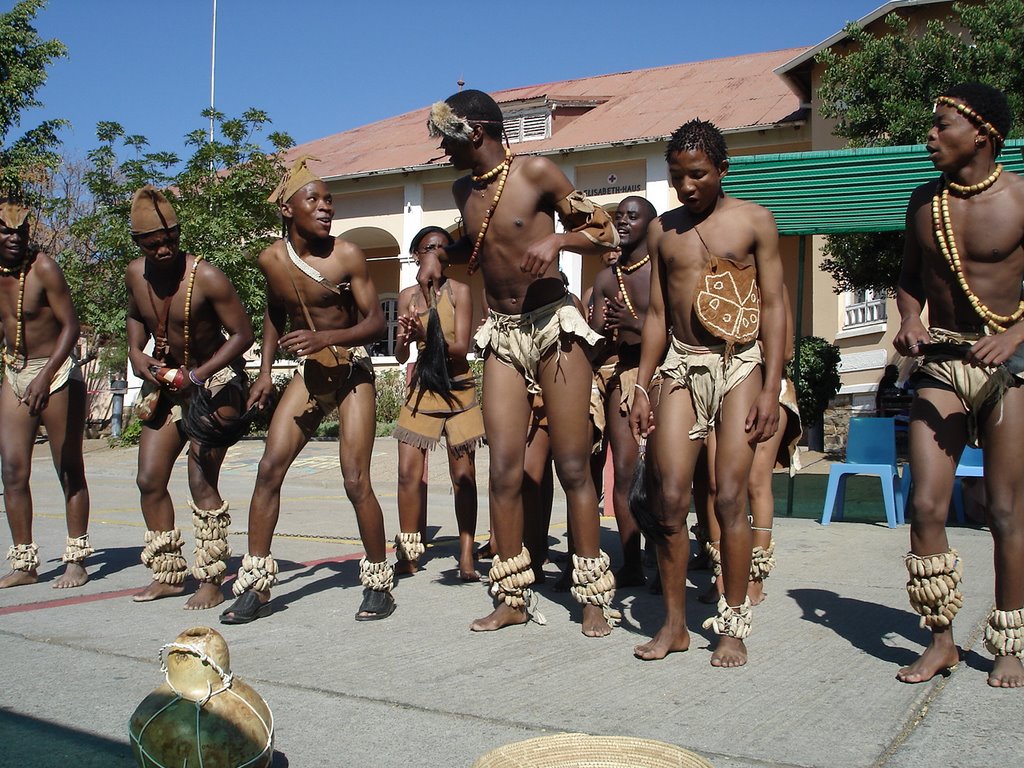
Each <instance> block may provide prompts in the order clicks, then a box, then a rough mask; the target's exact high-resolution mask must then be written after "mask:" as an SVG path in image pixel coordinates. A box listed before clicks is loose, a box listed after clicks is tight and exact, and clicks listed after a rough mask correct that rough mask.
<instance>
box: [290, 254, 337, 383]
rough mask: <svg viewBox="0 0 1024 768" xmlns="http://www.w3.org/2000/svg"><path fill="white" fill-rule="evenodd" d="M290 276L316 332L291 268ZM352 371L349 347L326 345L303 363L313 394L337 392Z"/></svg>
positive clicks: (303, 372)
mask: <svg viewBox="0 0 1024 768" xmlns="http://www.w3.org/2000/svg"><path fill="white" fill-rule="evenodd" d="M288 277H289V278H291V281H292V287H293V288H294V289H295V295H296V296H297V297H298V299H299V304H300V305H301V306H302V313H303V314H304V315H305V316H306V324H307V325H308V326H309V330H311V331H313V332H314V333H316V326H315V325H314V324H313V318H312V317H310V315H309V309H307V308H306V302H305V300H304V299H303V298H302V292H301V291H299V286H297V285H296V284H295V278H294V277H292V273H291V271H290V270H289V272H288ZM351 373H352V357H351V354H350V353H349V351H348V350H347V349H341V350H339V349H338V348H337V347H335V346H330V347H324V348H323V349H321V350H319V351H318V352H314V353H313V354H311V355H306V357H305V360H304V361H303V363H302V379H303V381H304V382H305V384H306V390H307V391H308V392H309V394H311V395H327V394H330V393H332V392H337V391H338V390H339V389H341V386H342V384H344V382H345V380H346V379H347V378H348V377H349V375H351Z"/></svg>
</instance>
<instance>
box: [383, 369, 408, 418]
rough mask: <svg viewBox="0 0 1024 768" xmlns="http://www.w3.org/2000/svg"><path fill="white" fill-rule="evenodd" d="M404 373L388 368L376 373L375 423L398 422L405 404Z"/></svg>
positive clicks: (400, 370) (401, 370)
mask: <svg viewBox="0 0 1024 768" xmlns="http://www.w3.org/2000/svg"><path fill="white" fill-rule="evenodd" d="M405 397H406V388H405V371H404V370H403V369H402V368H389V369H387V370H383V371H378V372H377V423H378V424H381V423H387V422H389V421H398V414H399V413H400V412H401V410H402V405H403V404H404V403H405Z"/></svg>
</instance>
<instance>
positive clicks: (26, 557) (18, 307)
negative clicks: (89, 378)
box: [0, 199, 93, 589]
mask: <svg viewBox="0 0 1024 768" xmlns="http://www.w3.org/2000/svg"><path fill="white" fill-rule="evenodd" d="M29 225H30V212H29V209H28V208H26V207H25V206H23V205H21V204H20V203H18V202H15V201H12V200H8V199H0V338H2V339H3V341H4V345H3V347H4V351H3V359H4V381H3V391H2V392H0V425H2V428H0V461H2V462H3V483H4V500H5V502H6V507H7V521H8V523H9V524H10V526H11V538H12V539H13V542H14V544H13V546H12V547H11V548H10V551H9V552H8V553H7V559H8V560H10V561H11V564H12V570H11V572H10V573H8V574H7V575H6V576H4V577H3V578H0V588H3V587H14V586H18V585H21V584H34V583H35V582H36V581H37V580H38V573H37V569H38V567H39V548H38V547H37V546H36V544H35V542H34V541H33V540H32V492H31V490H30V489H29V473H30V472H31V470H32V447H33V445H34V444H35V439H36V432H37V431H38V430H39V422H40V421H42V423H43V425H44V426H45V427H46V436H47V440H48V442H49V443H50V455H51V456H52V457H53V465H54V468H55V469H56V470H57V478H58V479H59V480H60V484H61V487H62V488H63V489H64V509H65V516H66V520H67V529H68V535H67V542H66V546H65V549H64V555H63V556H62V558H61V559H62V560H63V561H64V563H66V567H65V569H64V573H63V574H62V575H61V576H60V577H58V578H57V580H56V581H55V582H54V583H53V586H54V587H55V588H57V589H64V588H67V587H78V586H81V585H82V584H85V582H87V581H88V580H89V575H88V574H87V573H86V571H85V567H84V565H83V564H84V562H85V559H86V558H87V557H88V556H89V555H90V554H92V551H93V549H92V547H91V546H90V545H89V533H88V526H89V488H88V486H87V485H86V482H85V464H84V462H83V460H82V436H83V433H84V431H85V381H84V379H83V378H82V373H81V371H80V369H79V368H78V362H77V361H76V360H75V358H74V355H73V354H72V350H73V349H74V346H75V343H76V342H77V341H78V330H79V329H78V316H77V315H76V314H75V308H74V307H73V306H72V304H71V294H70V293H69V291H68V285H67V283H66V282H64V274H63V273H62V272H61V270H60V267H59V266H57V263H56V262H55V261H54V260H53V259H51V258H50V257H49V256H47V255H46V254H44V253H38V252H37V251H36V249H35V248H34V247H33V246H32V245H30V243H29Z"/></svg>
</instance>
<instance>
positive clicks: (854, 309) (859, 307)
mask: <svg viewBox="0 0 1024 768" xmlns="http://www.w3.org/2000/svg"><path fill="white" fill-rule="evenodd" d="M885 300H886V295H885V292H884V291H876V290H872V289H867V290H859V291H847V293H846V320H845V322H844V323H843V327H844V328H857V327H859V326H862V325H874V324H876V323H884V322H885V319H886V317H885Z"/></svg>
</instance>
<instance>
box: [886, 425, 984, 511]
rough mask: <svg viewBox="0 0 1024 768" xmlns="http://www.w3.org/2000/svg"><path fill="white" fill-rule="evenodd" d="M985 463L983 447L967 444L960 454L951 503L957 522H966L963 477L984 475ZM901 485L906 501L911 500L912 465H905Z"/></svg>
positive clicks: (912, 483)
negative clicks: (973, 446)
mask: <svg viewBox="0 0 1024 768" xmlns="http://www.w3.org/2000/svg"><path fill="white" fill-rule="evenodd" d="M984 476H985V465H984V454H983V453H982V450H981V448H972V447H971V446H969V445H968V446H967V447H966V448H964V452H963V453H962V454H960V461H959V462H958V463H957V465H956V473H955V476H954V479H953V498H952V499H950V505H951V509H952V512H953V515H954V516H955V517H956V521H957V523H959V524H960V525H963V522H964V489H963V486H962V485H961V483H960V478H961V477H984ZM900 486H901V487H902V488H903V499H904V502H905V503H906V502H908V501H910V491H911V488H913V486H914V478H913V475H911V474H910V465H909V464H907V465H906V466H905V467H903V477H902V478H901V479H900Z"/></svg>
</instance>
